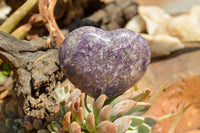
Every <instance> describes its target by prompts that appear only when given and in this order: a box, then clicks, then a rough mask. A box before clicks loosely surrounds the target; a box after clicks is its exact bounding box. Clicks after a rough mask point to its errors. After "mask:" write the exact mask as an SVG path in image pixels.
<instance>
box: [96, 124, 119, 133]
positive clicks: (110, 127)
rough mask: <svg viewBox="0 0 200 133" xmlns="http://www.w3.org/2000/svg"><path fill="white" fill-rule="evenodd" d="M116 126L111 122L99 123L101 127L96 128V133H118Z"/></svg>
mask: <svg viewBox="0 0 200 133" xmlns="http://www.w3.org/2000/svg"><path fill="white" fill-rule="evenodd" d="M116 130H117V128H116V125H115V124H114V123H112V122H110V121H102V122H101V123H99V125H98V126H97V127H96V130H95V133H107V132H108V131H109V133H116Z"/></svg>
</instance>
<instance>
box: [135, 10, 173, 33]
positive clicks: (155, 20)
mask: <svg viewBox="0 0 200 133" xmlns="http://www.w3.org/2000/svg"><path fill="white" fill-rule="evenodd" d="M138 11H139V15H140V16H141V18H142V19H143V20H144V21H145V23H146V28H147V33H148V34H150V35H152V34H157V33H163V32H166V29H167V24H168V23H169V22H170V21H171V19H172V17H171V16H170V15H169V14H167V13H166V12H165V11H164V10H163V9H161V8H159V7H156V6H139V9H138Z"/></svg>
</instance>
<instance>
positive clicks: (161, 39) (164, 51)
mask: <svg viewBox="0 0 200 133" xmlns="http://www.w3.org/2000/svg"><path fill="white" fill-rule="evenodd" d="M141 35H142V36H143V37H144V39H145V40H146V41H147V42H148V44H149V47H150V49H151V57H152V58H154V57H160V56H167V55H169V54H170V53H171V52H173V51H176V50H179V49H183V48H184V47H185V46H184V45H183V44H182V42H181V41H180V40H179V39H178V38H176V37H171V36H169V35H167V34H157V35H148V34H141Z"/></svg>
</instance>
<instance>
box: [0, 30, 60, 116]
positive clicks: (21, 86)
mask: <svg viewBox="0 0 200 133" xmlns="http://www.w3.org/2000/svg"><path fill="white" fill-rule="evenodd" d="M52 45H53V46H52V48H51V49H48V48H47V45H46V40H45V39H42V38H39V39H36V40H33V41H30V42H28V41H21V40H18V39H16V38H14V37H13V36H11V35H9V34H7V33H4V32H0V58H1V59H3V60H4V61H6V62H7V63H9V64H10V66H11V67H12V69H13V71H14V74H15V77H16V85H15V89H16V95H17V97H18V98H19V99H20V102H21V103H22V104H23V108H24V111H25V113H26V114H28V115H29V116H34V117H37V118H44V117H45V116H48V115H53V114H55V113H56V112H57V111H58V109H59V107H58V101H57V95H56V94H55V92H54V88H55V85H56V82H57V81H58V80H60V79H61V78H62V77H63V73H62V72H61V70H60V68H59V61H58V48H57V46H56V44H55V43H53V44H52Z"/></svg>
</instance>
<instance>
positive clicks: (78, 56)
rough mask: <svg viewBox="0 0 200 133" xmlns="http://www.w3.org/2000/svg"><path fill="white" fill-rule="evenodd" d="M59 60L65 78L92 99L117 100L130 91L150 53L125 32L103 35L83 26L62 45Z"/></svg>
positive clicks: (139, 39)
mask: <svg viewBox="0 0 200 133" xmlns="http://www.w3.org/2000/svg"><path fill="white" fill-rule="evenodd" d="M59 60H60V64H61V68H62V70H63V71H64V73H65V74H66V76H67V78H68V79H69V80H70V81H71V82H72V83H73V84H74V85H75V86H76V87H78V88H79V89H80V90H82V91H83V92H85V93H86V94H88V95H90V96H92V97H95V98H96V97H98V96H99V95H100V94H106V95H107V96H108V98H113V97H116V96H118V95H120V94H122V93H123V92H125V91H126V90H128V89H129V88H131V87H132V86H133V85H134V84H135V83H136V82H137V81H138V80H139V79H140V78H141V77H142V76H143V74H144V72H145V71H146V69H147V66H148V64H149V62H150V49H149V46H148V44H147V42H146V41H145V39H144V38H142V37H141V36H140V35H139V34H137V33H135V32H133V31H131V30H128V29H117V30H113V31H104V30H102V29H99V28H95V27H92V26H84V27H81V28H78V29H76V30H74V31H72V32H71V33H70V34H69V35H68V36H67V37H66V39H65V40H64V41H63V43H62V45H61V47H60V51H59Z"/></svg>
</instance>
